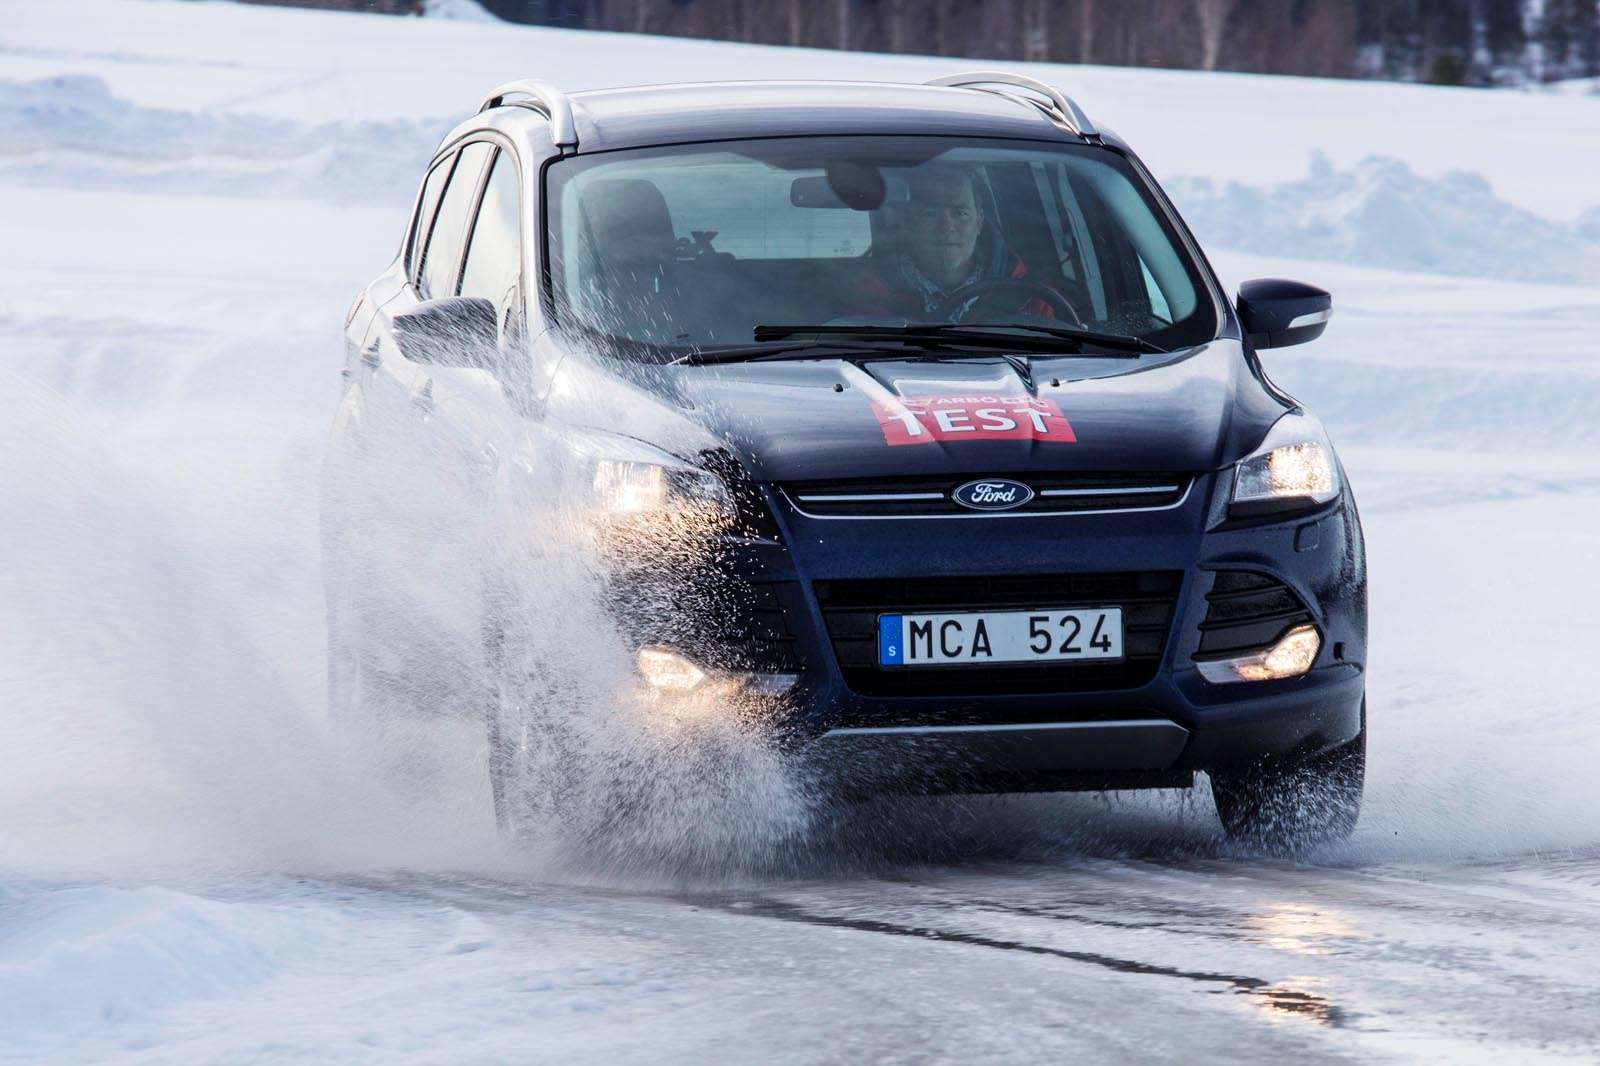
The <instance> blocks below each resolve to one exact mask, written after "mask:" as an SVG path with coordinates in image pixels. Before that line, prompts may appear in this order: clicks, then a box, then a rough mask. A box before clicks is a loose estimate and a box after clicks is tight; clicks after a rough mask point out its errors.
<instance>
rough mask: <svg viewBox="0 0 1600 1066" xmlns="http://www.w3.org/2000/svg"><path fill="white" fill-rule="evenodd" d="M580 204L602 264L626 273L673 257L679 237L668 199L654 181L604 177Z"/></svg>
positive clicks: (586, 191) (589, 188)
mask: <svg viewBox="0 0 1600 1066" xmlns="http://www.w3.org/2000/svg"><path fill="white" fill-rule="evenodd" d="M581 202H582V205H583V213H584V216H585V217H586V218H587V219H588V222H589V233H590V235H591V236H592V237H593V238H594V254H595V257H596V258H597V259H599V260H600V262H601V263H603V264H605V265H606V266H608V267H611V268H612V269H624V270H626V269H633V268H637V267H640V266H648V265H653V264H656V263H661V262H665V261H667V260H669V259H671V258H672V251H673V246H674V245H675V244H676V243H677V239H678V238H677V234H676V233H675V232H674V231H673V229H672V213H671V212H670V211H668V210H667V201H666V198H665V197H664V196H662V195H661V190H660V189H658V188H656V186H655V183H654V182H650V181H645V180H643V179H641V178H604V179H602V180H600V181H596V182H595V183H594V184H592V185H589V186H588V187H586V188H585V189H584V190H583V195H582V201H581Z"/></svg>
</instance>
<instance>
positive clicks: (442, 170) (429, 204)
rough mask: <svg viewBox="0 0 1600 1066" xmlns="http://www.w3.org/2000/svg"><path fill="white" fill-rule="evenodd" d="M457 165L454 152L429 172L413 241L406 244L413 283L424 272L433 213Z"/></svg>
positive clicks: (418, 208) (407, 262) (412, 231)
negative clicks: (424, 257) (424, 255)
mask: <svg viewBox="0 0 1600 1066" xmlns="http://www.w3.org/2000/svg"><path fill="white" fill-rule="evenodd" d="M455 165H456V157H455V153H454V152H452V153H451V154H450V155H449V156H447V157H446V158H444V159H441V160H440V161H439V162H438V163H437V164H436V165H435V166H434V168H433V169H432V170H430V171H428V180H427V181H426V182H424V183H423V186H422V199H421V202H420V204H419V205H418V207H417V219H416V222H417V224H416V226H415V227H414V228H413V229H412V230H411V239H410V240H409V241H407V242H406V270H407V271H408V272H409V273H410V275H411V280H412V281H413V282H415V281H416V280H417V278H418V277H419V276H420V275H421V272H422V260H421V252H422V246H423V244H424V243H425V242H426V241H427V239H428V230H429V229H431V228H432V227H433V213H434V211H435V210H437V209H438V207H439V194H440V193H441V192H443V191H444V183H445V181H447V180H448V179H449V177H450V168H451V167H453V166H455Z"/></svg>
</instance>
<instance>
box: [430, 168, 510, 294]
mask: <svg viewBox="0 0 1600 1066" xmlns="http://www.w3.org/2000/svg"><path fill="white" fill-rule="evenodd" d="M491 151H493V146H492V145H488V144H485V143H483V142H482V141H479V142H477V143H475V144H469V145H467V146H466V147H465V148H463V149H461V152H460V161H459V162H457V163H456V170H455V173H454V174H452V175H451V176H450V183H449V184H448V185H446V186H445V190H444V198H443V199H441V200H440V201H439V211H438V213H437V214H436V215H434V218H433V232H431V233H430V234H428V244H427V247H426V248H425V249H424V251H423V253H422V269H421V272H420V282H419V284H418V286H417V288H418V289H419V290H420V291H421V292H422V298H423V299H424V300H432V299H437V298H438V297H440V296H454V295H455V292H456V269H457V268H458V267H459V266H460V265H461V244H462V242H463V241H464V240H465V239H466V236H467V222H468V220H469V219H470V218H471V217H472V202H473V200H474V199H475V198H476V197H477V195H478V177H479V175H481V174H482V173H483V164H484V161H485V160H486V159H487V158H488V156H489V153H490V152H491Z"/></svg>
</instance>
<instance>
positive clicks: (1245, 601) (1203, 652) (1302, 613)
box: [1196, 570, 1312, 658]
mask: <svg viewBox="0 0 1600 1066" xmlns="http://www.w3.org/2000/svg"><path fill="white" fill-rule="evenodd" d="M1206 605H1207V606H1206V618H1205V621H1203V622H1201V623H1200V650H1199V651H1198V652H1197V653H1196V654H1197V655H1199V656H1202V657H1205V658H1210V657H1212V656H1217V655H1230V654H1238V653H1249V652H1254V651H1260V650H1261V649H1263V648H1267V647H1270V646H1271V645H1272V644H1273V643H1274V642H1275V641H1276V640H1277V639H1278V638H1279V637H1281V636H1283V634H1284V633H1285V632H1286V631H1288V630H1289V629H1290V628H1291V627H1293V626H1297V625H1302V624H1306V623H1309V622H1311V621H1312V619H1311V612H1310V611H1308V610H1306V605H1305V604H1304V603H1303V602H1301V599H1300V597H1299V596H1296V595H1295V594H1294V591H1293V590H1292V589H1290V588H1289V587H1288V586H1287V585H1285V584H1284V583H1283V582H1281V581H1279V580H1278V579H1277V578H1274V577H1268V576H1267V575H1266V574H1258V573H1255V572H1253V571H1249V570H1218V571H1217V572H1216V577H1215V579H1214V580H1213V581H1212V584H1211V591H1210V592H1208V593H1206Z"/></svg>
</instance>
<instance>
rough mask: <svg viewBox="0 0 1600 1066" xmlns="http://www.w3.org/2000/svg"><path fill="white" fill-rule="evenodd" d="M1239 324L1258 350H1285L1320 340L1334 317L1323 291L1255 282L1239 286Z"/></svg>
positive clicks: (1276, 281)
mask: <svg viewBox="0 0 1600 1066" xmlns="http://www.w3.org/2000/svg"><path fill="white" fill-rule="evenodd" d="M1236 306H1237V307H1238V310H1239V321H1240V322H1241V323H1242V324H1243V325H1244V331H1245V332H1246V333H1248V334H1249V335H1250V343H1251V344H1252V345H1254V346H1255V347H1257V348H1287V347H1288V346H1289V345H1291V344H1304V343H1306V342H1307V341H1314V340H1316V339H1317V338H1318V337H1320V336H1322V331H1323V330H1325V329H1327V328H1328V319H1329V318H1331V317H1333V297H1332V296H1331V295H1329V293H1328V291H1327V290H1326V289H1319V288H1317V287H1316V286H1315V285H1307V284H1305V283H1304V282H1301V281H1286V280H1284V279H1283V278H1257V279H1256V280H1255V281H1247V282H1245V283H1244V284H1243V285H1240V286H1239V299H1238V302H1237V304H1236Z"/></svg>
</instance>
